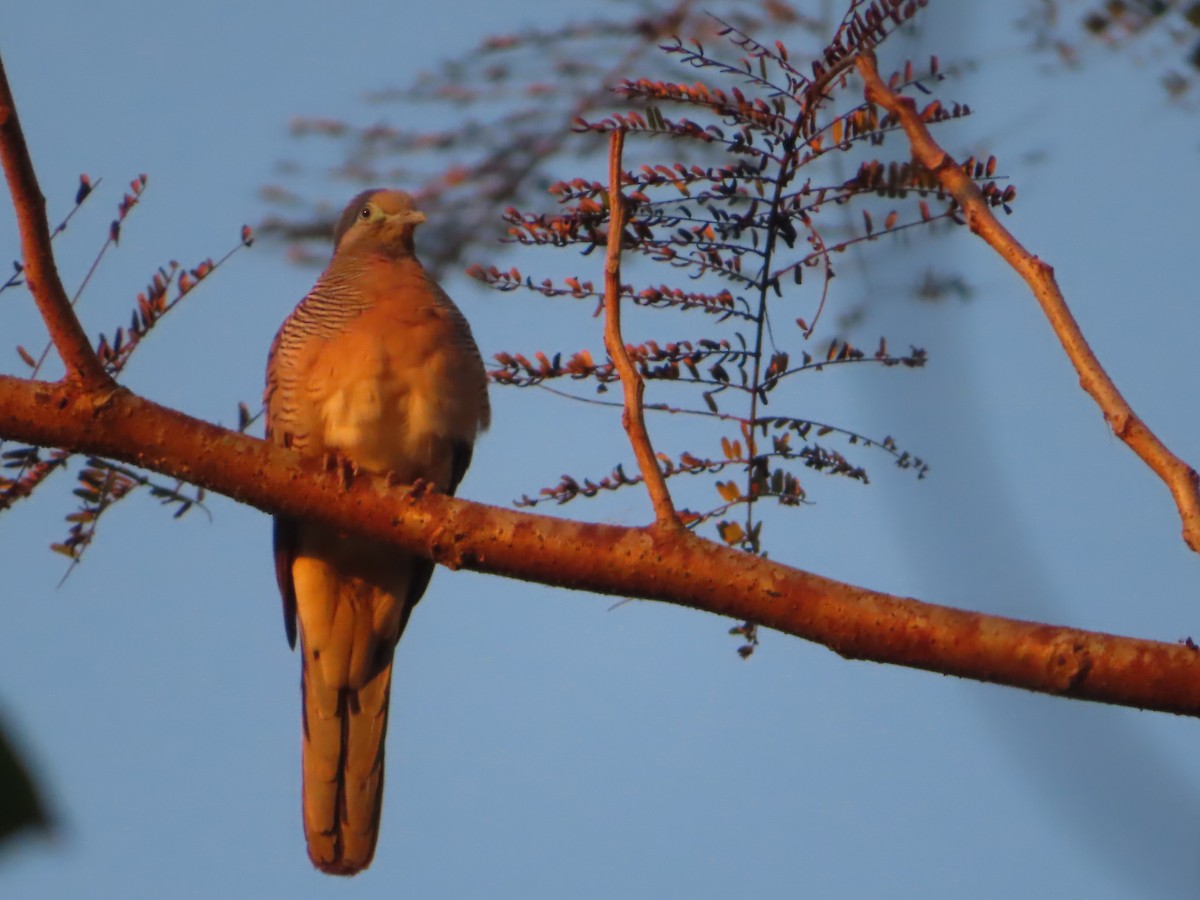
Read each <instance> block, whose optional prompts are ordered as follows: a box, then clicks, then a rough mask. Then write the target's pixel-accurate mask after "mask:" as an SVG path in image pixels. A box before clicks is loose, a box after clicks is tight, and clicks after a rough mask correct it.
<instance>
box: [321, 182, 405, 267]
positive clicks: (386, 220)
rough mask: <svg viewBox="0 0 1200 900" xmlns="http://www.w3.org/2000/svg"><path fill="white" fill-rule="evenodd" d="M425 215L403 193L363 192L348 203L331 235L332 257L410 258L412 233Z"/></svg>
mask: <svg viewBox="0 0 1200 900" xmlns="http://www.w3.org/2000/svg"><path fill="white" fill-rule="evenodd" d="M424 221H425V213H423V212H421V211H420V210H419V209H417V208H416V207H415V206H414V205H413V199H412V197H410V196H409V195H408V194H406V193H404V191H385V190H378V189H375V190H369V191H363V192H362V193H361V194H359V195H358V196H357V197H355V198H354V199H353V200H351V201H350V203H349V205H348V206H347V207H346V209H345V210H344V211H343V212H342V217H341V218H340V219H339V220H338V225H337V229H336V230H335V231H334V233H333V252H334V255H335V256H336V255H340V254H346V253H354V254H358V253H380V254H383V255H385V256H392V257H401V256H412V254H413V229H415V228H416V227H417V226H418V225H420V224H421V223H422V222H424Z"/></svg>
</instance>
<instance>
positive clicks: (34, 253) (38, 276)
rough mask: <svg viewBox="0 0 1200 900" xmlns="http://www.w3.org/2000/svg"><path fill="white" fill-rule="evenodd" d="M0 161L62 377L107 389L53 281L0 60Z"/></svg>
mask: <svg viewBox="0 0 1200 900" xmlns="http://www.w3.org/2000/svg"><path fill="white" fill-rule="evenodd" d="M0 162H2V163H3V165H4V176H5V178H6V179H7V180H8V189H9V191H10V192H11V194H12V198H13V208H14V210H15V211H16V215H17V224H18V226H19V227H20V231H21V249H22V252H23V253H24V255H25V261H24V267H25V271H24V274H25V282H26V283H27V284H28V285H29V290H30V292H31V293H32V294H33V299H34V301H35V302H36V303H37V307H38V311H39V312H40V313H41V314H42V319H44V320H45V322H46V327H47V328H48V329H49V331H50V337H51V338H52V339H53V341H54V346H55V347H57V348H58V352H59V354H60V355H61V356H62V360H63V364H64V365H65V366H66V368H67V376H68V377H73V378H75V379H77V380H79V381H80V382H81V383H82V384H83V386H84V387H86V388H88V389H92V390H95V389H98V388H111V386H112V380H111V379H110V378H109V377H108V375H106V374H105V372H104V367H103V366H101V365H100V360H99V359H98V358H97V357H96V354H95V352H93V350H92V345H91V344H90V343H89V342H88V339H87V335H86V334H84V331H83V326H82V325H80V324H79V319H78V318H76V316H75V313H74V312H73V311H72V310H71V304H70V301H69V300H68V299H67V293H66V291H65V290H63V286H62V281H61V280H60V279H59V277H58V268H57V267H56V266H55V263H54V254H53V252H52V251H51V248H50V226H49V223H48V222H47V220H46V200H45V198H44V197H43V196H42V191H41V188H40V187H39V186H38V181H37V174H36V173H35V172H34V170H33V162H32V160H31V159H30V157H29V148H28V147H27V146H26V145H25V135H24V133H23V132H22V131H21V123H20V122H19V121H18V119H17V107H16V104H15V102H14V101H13V96H12V90H11V89H10V88H9V85H8V75H7V74H6V73H5V71H4V63H3V61H0Z"/></svg>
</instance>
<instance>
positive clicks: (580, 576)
mask: <svg viewBox="0 0 1200 900" xmlns="http://www.w3.org/2000/svg"><path fill="white" fill-rule="evenodd" d="M0 435H3V436H4V437H6V438H11V439H14V440H21V441H25V442H27V443H32V444H37V445H39V446H53V447H62V448H64V449H67V450H70V451H73V452H79V453H89V454H95V455H99V456H104V457H107V458H110V459H116V460H121V461H122V462H126V463H130V464H133V465H137V466H141V467H143V468H147V469H151V470H153V471H156V472H161V473H163V474H164V475H170V476H172V477H175V478H181V479H184V480H187V481H189V482H191V483H193V484H198V485H201V486H203V487H205V488H208V489H209V490H213V491H217V492H218V493H222V494H225V495H227V496H229V497H232V498H233V499H235V500H238V501H240V502H243V503H248V504H250V505H251V506H254V507H257V508H258V509H261V510H263V511H265V512H272V513H282V514H285V515H291V516H297V517H301V518H306V519H317V520H320V521H322V522H325V523H328V524H330V525H332V526H334V527H336V528H339V529H342V530H344V531H347V532H352V533H357V534H362V535H365V536H369V537H373V538H377V539H379V540H384V541H389V542H391V543H394V544H395V545H396V546H399V547H403V548H405V549H407V550H410V551H414V552H417V553H421V554H424V555H427V556H429V557H431V558H433V559H435V560H437V561H438V562H440V563H442V564H443V565H446V566H449V567H451V568H467V569H472V570H475V571H479V572H486V573H490V574H494V575H503V576H506V577H509V578H520V579H523V580H526V581H535V582H539V583H542V584H548V585H555V586H558V587H565V588H572V589H576V590H587V591H594V592H597V593H603V594H616V595H621V596H627V597H640V598H644V599H647V600H662V601H666V602H669V603H675V604H678V605H680V606H688V607H691V608H693V609H699V610H704V611H706V612H711V613H715V614H717V615H721V616H728V617H730V618H733V619H737V620H740V621H744V620H750V621H754V622H758V623H761V624H762V625H764V626H766V627H769V628H773V629H775V630H777V631H782V632H785V633H787V634H792V635H795V636H797V637H801V638H805V639H806V640H810V641H814V642H816V643H820V644H823V645H825V646H827V647H829V648H830V649H831V650H833V651H835V652H837V653H839V654H841V655H842V656H844V657H847V658H850V659H869V660H874V661H876V662H883V663H895V664H899V665H905V666H909V667H913V668H919V669H928V670H931V671H935V672H941V673H944V674H948V675H958V676H961V677H964V678H972V679H975V680H978V681H989V682H994V683H997V684H1005V685H1009V686H1012V687H1020V688H1024V689H1026V690H1031V691H1038V692H1041V693H1047V694H1057V695H1062V696H1066V697H1073V698H1076V699H1085V700H1094V701H1099V702H1104V703H1113V704H1118V705H1122V706H1134V707H1139V708H1142V709H1154V710H1161V711H1164V712H1174V713H1181V714H1185V715H1193V716H1195V715H1200V652H1198V651H1197V649H1196V647H1195V645H1193V644H1190V643H1189V644H1188V645H1186V646H1185V645H1180V644H1167V643H1159V642H1155V641H1146V640H1140V639H1136V638H1129V637H1118V636H1114V635H1107V634H1100V633H1096V632H1088V631H1082V630H1079V629H1074V628H1061V627H1056V626H1050V625H1041V624H1037V623H1033V622H1022V621H1018V620H1015V619H1007V618H1002V617H1000V616H990V615H984V614H982V613H975V612H967V611H963V610H957V609H951V608H948V607H944V606H935V605H932V604H928V603H922V602H920V601H918V600H913V599H908V598H902V597H895V596H892V595H889V594H884V593H878V592H875V591H869V590H866V589H864V588H859V587H854V586H852V585H849V584H844V583H842V582H837V581H833V580H830V579H828V578H823V577H821V576H820V575H814V574H811V573H808V572H803V571H800V570H798V569H793V568H790V567H788V566H784V565H781V564H779V563H777V562H773V561H770V560H766V559H762V558H759V557H755V556H752V555H750V554H747V553H743V552H741V551H737V550H732V549H730V548H728V547H723V546H721V545H719V544H715V543H712V542H711V541H706V540H703V539H701V538H698V537H696V536H695V535H693V534H691V533H690V532H688V531H687V530H685V529H670V530H668V529H662V528H657V527H651V528H629V527H619V526H615V525H602V524H594V523H588V522H573V521H568V520H565V519H556V518H551V517H549V516H540V515H532V514H529V513H518V512H514V511H512V510H507V509H500V508H497V507H490V506H484V505H482V504H479V503H471V502H468V501H466V500H458V499H454V498H451V497H447V496H444V495H441V494H434V493H429V492H424V491H420V490H414V489H412V488H404V487H388V485H387V484H386V481H385V480H384V479H381V478H373V477H368V476H366V475H360V476H359V477H358V478H356V479H355V480H354V483H353V484H352V485H351V487H350V488H349V489H348V490H346V489H344V488H343V486H342V484H341V480H340V479H339V478H338V476H337V474H336V473H330V472H326V471H324V469H323V468H322V466H321V465H320V463H319V462H318V461H312V460H303V459H301V458H300V457H299V456H297V455H296V454H294V453H292V452H290V451H287V450H283V449H281V448H279V447H275V446H273V445H271V444H268V443H266V442H264V441H259V440H255V439H253V438H249V437H246V436H245V435H242V434H238V433H236V432H232V431H227V430H225V429H223V428H218V427H217V426H215V425H211V424H209V423H207V422H202V421H200V420H198V419H193V418H190V417H188V416H185V415H183V414H182V413H179V412H176V411H174V410H170V409H167V408H165V407H162V406H159V405H157V404H154V403H151V402H150V401H148V400H145V399H142V398H141V397H138V396H136V395H134V394H132V393H130V392H129V391H127V390H124V389H117V390H116V391H109V392H107V393H106V394H105V395H104V396H103V398H101V399H99V400H97V399H96V398H94V397H92V396H88V395H86V394H82V393H80V392H79V391H78V390H77V389H76V387H75V385H73V384H70V383H64V382H59V383H53V384H52V383H47V382H35V381H26V380H23V379H18V378H12V377H6V376H0Z"/></svg>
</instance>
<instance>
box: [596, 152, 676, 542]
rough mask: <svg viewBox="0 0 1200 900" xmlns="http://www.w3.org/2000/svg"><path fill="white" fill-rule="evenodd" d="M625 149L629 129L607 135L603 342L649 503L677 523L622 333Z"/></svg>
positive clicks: (664, 520)
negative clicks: (618, 380) (617, 379)
mask: <svg viewBox="0 0 1200 900" xmlns="http://www.w3.org/2000/svg"><path fill="white" fill-rule="evenodd" d="M624 147H625V132H624V131H623V130H622V129H617V130H615V131H613V132H611V133H610V134H609V140H608V200H609V203H608V208H609V212H608V247H607V252H606V254H605V257H604V345H605V347H607V348H608V355H609V356H611V357H612V361H613V365H614V366H616V369H617V374H618V375H620V377H621V389H622V390H623V392H624V394H625V406H624V409H623V410H622V411H621V424H622V425H624V426H625V432H626V433H627V434H628V435H629V443H630V444H631V445H633V455H634V456H635V457H636V458H637V463H638V468H639V469H641V470H642V478H644V479H645V481H646V490H647V491H649V493H650V502H651V503H653V504H654V515H655V518H656V519H657V521H658V524H659V525H661V526H667V527H671V528H678V527H679V516H678V515H677V514H676V512H675V505H674V504H673V503H672V502H671V492H670V491H668V490H667V482H666V479H665V478H663V474H662V470H661V469H660V468H659V467H658V459H657V458H656V457H655V456H654V447H653V446H652V445H651V444H650V435H649V433H648V432H647V431H646V418H645V415H644V414H643V410H642V394H643V393H644V391H645V389H646V385H645V382H643V381H642V378H641V376H640V375H638V373H637V370H636V369H634V367H633V362H632V361H631V360H630V359H629V351H628V350H627V349H626V347H625V340H624V338H622V337H621V236H622V235H623V234H624V233H625V196H624V195H623V194H622V193H621V152H622V150H623V149H624Z"/></svg>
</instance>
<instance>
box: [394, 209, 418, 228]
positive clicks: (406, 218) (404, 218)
mask: <svg viewBox="0 0 1200 900" xmlns="http://www.w3.org/2000/svg"><path fill="white" fill-rule="evenodd" d="M388 218H390V219H391V220H392V221H393V222H395V223H396V224H397V225H420V224H421V223H422V222H424V221H425V213H423V212H421V211H420V210H419V209H409V210H405V211H404V212H398V213H393V214H392V215H391V216H389V217H388Z"/></svg>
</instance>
